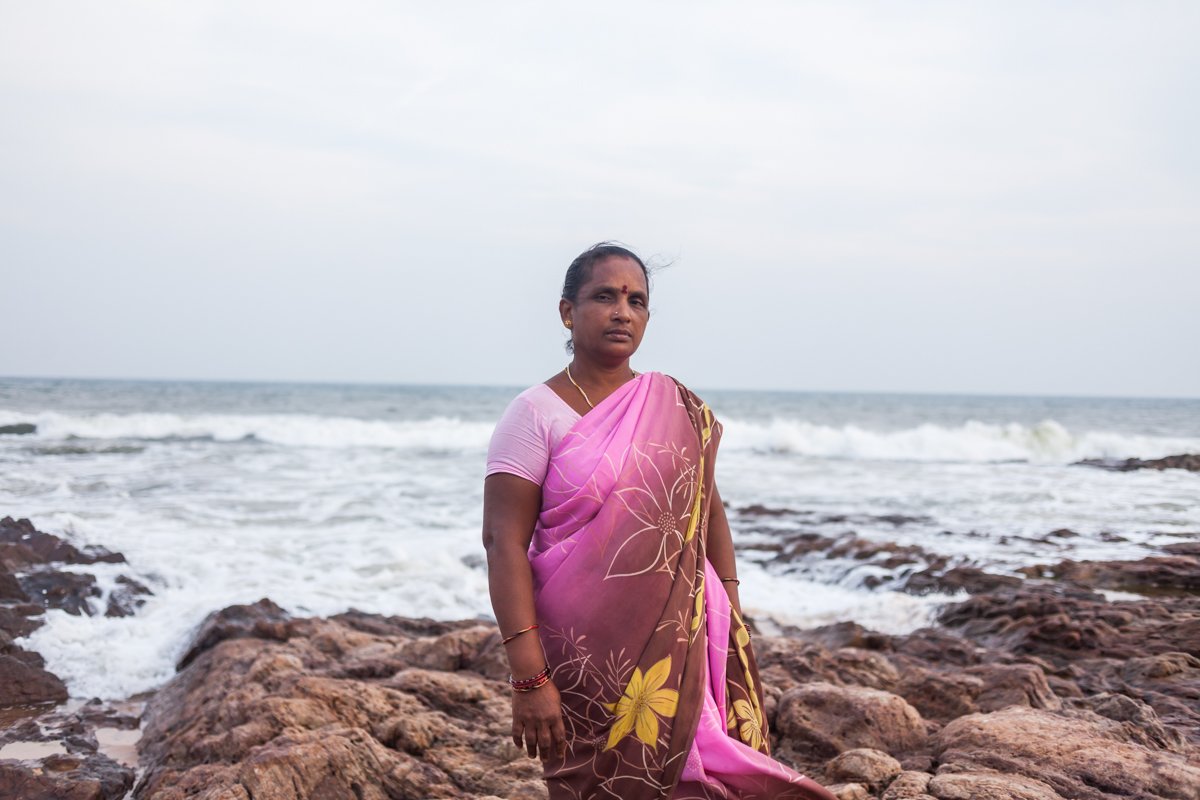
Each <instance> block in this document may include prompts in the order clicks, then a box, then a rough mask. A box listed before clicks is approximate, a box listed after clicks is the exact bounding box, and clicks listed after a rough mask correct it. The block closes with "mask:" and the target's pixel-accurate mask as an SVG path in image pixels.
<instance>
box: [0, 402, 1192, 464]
mask: <svg viewBox="0 0 1200 800" xmlns="http://www.w3.org/2000/svg"><path fill="white" fill-rule="evenodd" d="M17 422H32V423H34V424H36V425H37V426H38V427H37V433H36V434H34V435H33V436H32V437H23V438H26V439H29V438H34V439H37V440H63V439H68V438H81V439H100V440H111V439H127V440H128V439H133V440H162V439H198V438H199V439H212V440H214V441H219V442H236V441H240V440H245V439H255V440H258V441H262V442H268V443H271V444H277V445H284V446H291V447H326V448H337V447H381V448H390V449H399V450H420V451H426V452H482V451H483V450H485V449H486V447H487V443H488V439H489V438H490V436H491V432H492V427H493V424H492V423H491V422H478V421H470V420H464V419H462V418H459V417H453V416H439V417H431V418H427V419H420V420H397V421H390V420H371V419H355V418H350V417H336V416H317V415H306V414H258V415H254V414H196V415H177V414H164V413H155V414H63V413H58V412H52V411H46V412H41V413H36V414H29V413H21V412H16V411H11V410H4V409H0V425H8V424H14V423H17ZM724 425H725V437H724V440H723V444H722V448H723V450H724V451H726V452H728V451H730V450H749V451H752V452H770V453H780V454H787V455H796V456H809V457H819V458H840V459H864V460H878V461H893V460H894V461H968V462H1002V461H1028V462H1032V463H1041V464H1055V463H1058V464H1064V463H1070V462H1072V461H1078V460H1080V459H1084V458H1107V459H1121V458H1158V457H1162V456H1167V455H1172V454H1176V453H1186V452H1197V451H1200V439H1197V438H1187V437H1162V436H1143V435H1134V434H1125V433H1117V432H1113V431H1102V430H1101V431H1083V432H1073V431H1070V430H1068V429H1067V428H1066V427H1064V426H1063V425H1061V424H1060V423H1058V422H1056V421H1055V420H1052V419H1048V420H1044V421H1042V422H1040V423H1038V424H1036V425H1022V424H1018V423H1015V422H1013V423H1007V424H995V423H985V422H978V421H969V422H966V423H964V424H962V425H958V426H944V425H936V424H931V423H930V424H924V425H919V426H916V427H912V428H904V429H900V430H888V431H879V430H871V429H869V428H864V427H860V426H858V425H844V426H830V425H819V424H815V423H812V422H808V421H805V420H799V419H788V418H779V419H774V420H772V421H770V422H751V421H745V420H739V419H736V418H726V419H725V420H724Z"/></svg>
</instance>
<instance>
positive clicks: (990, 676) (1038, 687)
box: [966, 664, 1062, 711]
mask: <svg viewBox="0 0 1200 800" xmlns="http://www.w3.org/2000/svg"><path fill="white" fill-rule="evenodd" d="M966 674H967V675H968V676H971V677H976V678H979V679H980V681H981V682H982V691H981V692H980V693H979V694H978V695H976V696H975V698H974V699H975V705H976V706H978V708H979V710H980V711H998V710H1000V709H1002V708H1006V707H1008V706H1012V705H1018V706H1028V707H1029V708H1048V709H1058V708H1061V707H1062V701H1061V700H1059V699H1058V697H1057V696H1055V694H1054V692H1052V691H1050V685H1049V684H1048V683H1047V682H1046V673H1044V672H1042V670H1040V669H1038V668H1037V667H1035V666H1033V665H1031V664H981V665H979V666H977V667H968V668H967V669H966Z"/></svg>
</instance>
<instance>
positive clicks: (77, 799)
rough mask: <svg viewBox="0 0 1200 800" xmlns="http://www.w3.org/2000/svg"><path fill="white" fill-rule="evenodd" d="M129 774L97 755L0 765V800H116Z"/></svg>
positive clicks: (130, 780) (127, 783)
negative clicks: (10, 799)
mask: <svg viewBox="0 0 1200 800" xmlns="http://www.w3.org/2000/svg"><path fill="white" fill-rule="evenodd" d="M131 788H133V770H131V769H128V768H126V767H122V766H121V765H120V764H118V763H117V762H115V761H113V760H112V759H110V758H108V757H107V756H103V755H100V754H94V755H89V756H87V757H63V756H58V757H51V758H47V759H44V760H43V761H42V762H41V766H33V765H30V764H25V763H22V762H19V761H13V760H5V761H0V797H4V798H14V800H16V798H20V800H120V798H123V797H125V796H126V794H127V793H128V792H129V790H130V789H131Z"/></svg>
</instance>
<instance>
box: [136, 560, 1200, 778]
mask: <svg viewBox="0 0 1200 800" xmlns="http://www.w3.org/2000/svg"><path fill="white" fill-rule="evenodd" d="M942 618H943V620H944V622H945V627H940V628H927V629H922V630H919V631H916V632H914V633H911V634H908V635H905V636H888V635H885V634H880V633H877V632H871V631H867V630H865V629H863V628H861V626H856V625H854V624H852V623H842V624H839V625H835V626H826V627H824V628H819V629H814V630H811V631H795V632H792V633H791V634H790V635H788V636H783V637H762V638H761V639H760V638H756V639H755V641H754V646H755V648H756V651H757V653H758V656H759V661H760V665H761V667H762V678H763V683H764V686H765V693H766V700H767V702H766V704H765V707H764V710H765V712H766V714H767V716H768V721H769V724H770V727H771V730H772V732H773V739H774V753H775V756H776V757H777V758H779V759H780V760H782V761H785V762H787V763H789V764H791V765H792V766H794V767H796V768H797V769H799V770H800V771H802V772H804V773H805V774H808V775H811V776H812V777H814V778H816V779H817V780H819V781H822V782H824V783H825V784H827V785H829V786H830V787H831V788H832V789H833V791H834V792H835V794H837V796H839V797H857V798H889V799H891V800H903V799H904V798H916V799H917V800H927V798H935V800H948V799H949V798H972V799H975V798H1045V799H1047V800H1053V799H1054V798H1082V799H1084V800H1100V799H1102V798H1113V799H1114V800H1115V798H1129V797H1140V798H1197V797H1200V719H1198V718H1197V716H1196V711H1195V709H1197V708H1200V703H1198V702H1197V701H1200V656H1197V655H1196V654H1195V651H1194V648H1195V647H1196V644H1197V642H1196V641H1195V639H1194V638H1193V637H1194V635H1195V633H1194V631H1195V630H1197V629H1198V628H1200V626H1198V625H1197V621H1200V608H1197V607H1196V605H1195V603H1194V601H1193V600H1192V599H1191V598H1183V597H1174V596H1171V597H1162V598H1149V599H1147V600H1143V601H1130V602H1109V601H1107V600H1105V599H1104V597H1103V596H1101V595H1097V594H1095V593H1093V592H1090V591H1087V590H1084V589H1080V588H1078V587H1074V586H1072V585H1070V584H1055V583H1052V582H1043V581H1033V580H1030V581H1026V582H1025V583H1024V584H1022V585H1021V586H1020V587H1019V588H1016V589H1006V590H1003V591H999V592H994V593H986V594H981V595H976V596H974V597H972V598H970V599H968V600H966V601H963V602H960V603H955V604H951V605H949V606H947V607H946V608H945V609H944V611H943V612H942ZM1072 626H1076V627H1072ZM1076 629H1077V630H1078V631H1084V632H1085V633H1086V635H1083V634H1081V635H1079V636H1075V637H1071V636H1065V635H1064V632H1069V631H1071V630H1076ZM498 640H499V635H498V633H497V631H496V629H495V628H494V627H492V626H491V625H490V624H480V623H478V622H474V621H462V622H456V623H447V622H436V621H431V620H410V619H401V618H389V617H380V616H375V615H370V614H363V613H361V612H349V613H347V614H342V615H338V616H336V617H331V618H328V619H293V618H290V617H288V616H287V615H286V613H284V612H283V611H282V610H281V609H279V607H278V606H275V605H274V604H272V603H270V602H269V601H260V602H259V603H257V604H254V605H251V606H237V607H233V608H230V609H226V610H225V611H223V612H220V613H218V614H214V615H213V616H212V617H210V619H209V620H208V621H207V622H206V623H205V625H204V626H202V627H201V629H200V630H199V631H198V632H197V643H196V646H194V647H193V648H192V649H191V650H190V651H189V653H190V660H189V661H188V664H187V665H186V666H185V667H183V668H182V669H181V671H180V672H179V673H178V675H177V676H176V677H175V678H174V679H173V680H172V681H171V682H170V683H168V684H167V686H166V687H164V688H163V689H162V690H160V691H159V692H158V693H157V695H156V696H155V697H154V698H153V700H152V701H151V702H150V704H149V706H148V707H147V713H146V727H145V733H144V737H143V740H142V755H143V764H144V766H145V768H146V772H145V774H144V776H143V778H142V780H141V781H140V783H139V785H138V787H137V788H136V790H135V796H136V797H138V798H152V799H153V800H176V798H184V797H190V796H193V794H196V793H198V792H199V791H200V790H201V787H203V789H204V791H206V792H211V793H212V794H211V795H208V796H212V797H246V798H249V797H253V798H256V799H257V800H278V799H280V798H300V797H310V796H312V797H316V796H320V797H330V798H343V797H344V798H347V800H349V798H357V797H378V798H384V797H389V798H409V797H413V798H415V797H453V798H483V797H513V798H535V797H545V790H544V788H543V786H542V784H541V781H540V768H539V766H538V763H537V762H535V761H533V760H530V759H528V758H527V757H526V756H524V755H523V753H521V752H520V751H518V750H517V749H516V748H514V747H513V746H512V745H511V742H510V741H509V740H508V739H507V733H508V726H509V700H508V690H507V687H506V686H505V684H504V682H503V676H504V674H505V662H504V656H503V652H502V650H501V648H500V647H499V646H498ZM1189 649H1191V651H1190V652H1189Z"/></svg>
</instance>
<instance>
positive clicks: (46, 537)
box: [0, 517, 125, 570]
mask: <svg viewBox="0 0 1200 800" xmlns="http://www.w3.org/2000/svg"><path fill="white" fill-rule="evenodd" d="M0 545H3V546H2V547H0V564H3V565H4V566H6V567H7V568H8V569H9V570H16V569H21V568H25V567H28V566H30V565H33V564H49V563H53V562H60V563H66V564H95V563H96V562H97V561H104V562H109V563H114V564H115V563H122V562H124V561H125V556H123V555H121V554H120V553H114V552H112V551H111V550H108V549H106V548H103V547H94V546H89V547H85V548H83V549H82V550H81V549H80V548H78V547H76V546H75V545H73V544H71V543H70V542H67V541H65V540H63V539H60V538H59V537H57V536H55V535H53V534H50V533H43V532H41V531H39V530H37V529H36V528H34V527H33V523H32V522H30V521H29V520H27V519H13V518H12V517H4V518H3V519H0Z"/></svg>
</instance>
